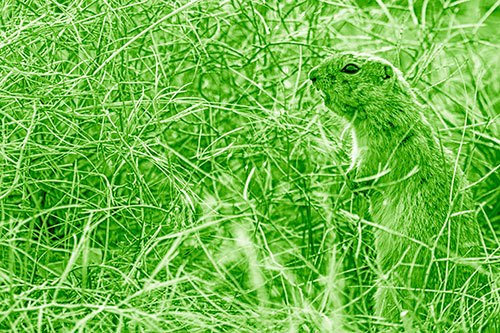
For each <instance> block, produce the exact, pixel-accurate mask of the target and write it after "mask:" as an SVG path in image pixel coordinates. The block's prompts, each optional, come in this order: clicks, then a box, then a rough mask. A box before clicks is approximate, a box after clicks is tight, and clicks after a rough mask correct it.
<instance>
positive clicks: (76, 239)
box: [0, 0, 500, 332]
mask: <svg viewBox="0 0 500 333" xmlns="http://www.w3.org/2000/svg"><path fill="white" fill-rule="evenodd" d="M498 5H499V3H498V2H494V1H470V2H460V1H459V2H449V1H447V2H446V1H443V2H437V1H409V2H406V1H391V2H388V1H384V2H383V1H371V2H363V1H340V2H331V1H306V2H293V1H288V2H282V1H246V0H240V1H237V0H235V1H160V0H143V1H128V0H114V1H81V0H74V1H68V0H63V1H59V2H56V1H53V0H51V1H40V0H28V1H23V2H20V1H13V0H6V1H2V2H1V4H0V27H1V28H0V120H1V122H0V131H1V137H2V141H1V143H0V177H1V178H0V179H1V181H0V328H1V329H3V330H12V331H44V332H50V331H63V330H74V331H78V330H82V331H113V332H114V331H120V330H123V331H129V330H130V331H135V330H137V331H162V330H164V331H167V330H172V331H174V330H177V331H210V330H215V331H227V330H230V331H257V330H260V331H272V332H274V331H285V332H288V331H332V330H336V331H339V330H341V327H343V328H344V329H345V330H347V331H356V330H360V331H366V330H368V329H370V328H375V327H378V326H377V325H379V324H380V323H379V322H377V320H375V319H374V318H373V317H372V312H371V311H372V304H371V302H372V301H371V299H372V296H373V292H374V277H375V275H376V272H377V268H376V266H375V265H374V260H373V258H374V253H373V249H372V248H371V246H372V239H371V237H372V236H371V232H372V227H373V225H372V224H371V223H370V222H369V221H366V220H361V219H359V218H358V216H359V215H363V214H361V211H364V210H366V207H364V205H365V203H364V201H363V200H361V199H360V198H357V197H356V196H354V195H351V194H350V193H349V192H348V191H347V190H346V189H345V176H344V171H345V169H346V168H347V165H348V163H349V161H348V158H347V155H346V151H347V150H348V143H347V141H348V140H347V139H346V137H345V135H342V129H343V127H344V125H343V124H342V122H341V121H340V120H339V119H338V118H336V117H335V116H334V115H332V114H331V112H329V111H328V110H327V109H326V108H325V107H324V106H323V105H322V102H321V99H320V98H319V96H317V95H316V93H315V92H314V91H313V90H312V89H310V84H309V82H308V80H307V73H308V71H309V70H310V69H311V68H312V67H314V66H316V65H317V64H319V63H320V62H321V60H322V59H323V58H324V57H325V56H326V55H327V54H328V52H329V51H331V50H333V49H335V50H354V51H364V52H373V53H377V54H378V55H380V56H383V57H386V58H387V59H388V60H390V61H391V62H393V63H395V64H397V65H398V66H399V67H400V69H401V70H402V71H403V73H404V74H405V76H406V78H407V79H408V80H409V81H410V83H411V84H412V85H413V86H414V87H417V88H419V92H418V93H417V94H418V95H419V98H420V99H421V100H422V102H423V103H425V104H426V105H427V106H428V112H429V114H428V116H429V118H430V119H431V120H433V123H434V124H435V125H436V127H437V128H438V129H439V133H440V136H441V137H440V139H441V140H442V142H443V143H444V145H446V146H447V147H449V148H450V149H452V150H453V151H454V152H456V153H459V156H460V165H461V167H462V168H463V169H464V170H465V173H466V174H467V177H468V179H469V181H470V183H471V190H472V191H473V193H474V200H475V211H476V212H477V215H478V218H479V220H480V221H481V227H482V229H483V230H482V231H483V234H484V242H485V246H486V247H487V248H488V249H489V251H488V252H489V253H491V260H495V259H496V260H497V259H498V249H499V247H500V242H499V241H498V237H499V236H500V235H499V233H500V232H499V228H498V226H497V225H498V223H499V221H500V191H499V190H498V184H499V183H500V173H499V172H498V165H499V161H500V150H499V148H498V147H499V146H500V145H499V143H500V133H499V130H500V128H499V120H498V119H499V118H498V114H499V110H500V99H499V98H498V96H499V95H500V84H499V82H500V76H499V75H500V74H499V72H498V71H497V70H496V67H497V66H498V65H497V64H498V63H499V61H500V56H499V53H498V48H499V46H500V42H499V37H498V34H497V30H498V29H497V27H498V23H499V22H500V12H499V9H497V8H496V7H498Z"/></svg>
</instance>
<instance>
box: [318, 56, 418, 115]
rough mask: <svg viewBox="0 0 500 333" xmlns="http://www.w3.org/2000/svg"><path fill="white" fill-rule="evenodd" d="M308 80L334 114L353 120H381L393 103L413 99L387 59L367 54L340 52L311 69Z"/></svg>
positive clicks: (402, 79) (408, 88) (400, 75)
mask: <svg viewBox="0 0 500 333" xmlns="http://www.w3.org/2000/svg"><path fill="white" fill-rule="evenodd" d="M309 79H310V80H311V81H312V82H313V85H314V87H315V88H317V89H318V90H319V91H321V92H322V94H323V99H324V102H325V105H326V106H327V107H328V108H329V109H331V110H332V111H334V112H335V113H337V114H339V115H341V116H344V117H346V118H347V119H349V120H352V119H353V118H354V117H356V118H358V119H365V118H367V117H379V116H381V117H382V118H384V115H381V114H380V112H390V110H389V109H393V107H391V106H393V105H394V104H396V103H398V102H405V101H406V102H409V101H410V100H414V95H413V93H412V92H411V89H410V87H409V85H408V83H406V81H405V80H404V78H403V75H402V74H401V72H400V71H399V70H398V69H397V68H395V67H394V66H393V65H392V64H391V63H389V62H388V61H387V60H385V59H382V58H378V57H375V56H373V55H369V54H361V53H354V52H342V53H337V54H335V55H333V56H332V57H330V58H328V59H326V60H325V61H324V62H323V63H322V64H321V65H319V66H318V67H316V68H314V69H313V70H311V72H310V73H309Z"/></svg>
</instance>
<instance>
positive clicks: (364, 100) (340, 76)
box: [309, 52, 491, 329]
mask: <svg viewBox="0 0 500 333" xmlns="http://www.w3.org/2000/svg"><path fill="white" fill-rule="evenodd" d="M309 78H310V80H311V81H312V82H313V85H314V86H315V88H317V89H318V90H319V91H320V92H321V93H322V95H323V99H324V104H325V106H327V107H328V108H329V109H331V110H332V111H333V112H335V113H336V114H338V115H340V116H342V117H344V118H345V119H346V120H348V121H349V122H350V124H351V127H352V129H353V136H354V142H355V151H354V152H353V161H352V164H351V170H349V171H348V174H349V176H350V177H352V178H355V179H364V180H366V181H365V183H368V184H369V188H370V190H369V191H368V196H369V198H370V211H371V216H372V219H373V220H374V222H375V223H377V224H378V225H379V226H380V228H378V229H377V230H376V231H375V249H376V254H377V264H378V268H379V269H380V271H381V274H380V278H379V282H378V289H377V292H376V294H375V311H376V315H377V316H379V317H381V318H384V319H385V320H388V321H390V322H393V323H401V320H402V316H405V315H409V318H411V321H412V322H413V324H412V325H413V326H416V327H420V328H424V327H425V328H426V329H431V328H433V329H436V328H438V327H447V328H449V327H461V328H464V327H468V328H474V329H475V328H478V327H481V325H482V319H481V318H480V317H481V315H482V314H483V311H482V309H481V306H482V305H483V304H484V302H483V301H484V299H483V298H482V296H483V295H485V294H487V293H488V292H489V291H490V290H491V289H490V286H489V282H488V278H487V276H486V275H485V274H484V270H483V269H482V267H481V265H480V261H481V258H484V254H483V253H482V249H481V246H480V244H481V242H480V231H479V226H478V224H477V221H476V220H475V219H474V214H473V212H472V210H471V209H472V201H471V198H470V194H469V193H468V192H467V191H466V189H465V188H466V180H465V177H464V175H463V174H462V172H461V170H460V169H459V168H458V166H457V165H456V163H455V158H454V157H453V154H452V153H451V152H450V151H449V150H447V149H446V148H444V147H442V145H441V144H440V143H439V140H438V139H437V136H436V134H435V132H434V130H433V128H432V127H431V126H430V125H429V123H428V122H427V121H426V119H425V117H424V115H423V107H422V105H420V104H419V103H418V102H417V99H416V97H415V95H414V93H413V92H412V90H411V88H410V86H409V84H408V83H407V82H406V81H405V79H404V77H403V75H402V73H401V72H400V71H399V70H398V69H397V68H395V67H394V66H393V65H392V64H391V63H389V62H388V61H386V60H384V59H381V58H378V57H375V56H372V55H369V54H360V53H354V52H342V53H336V54H335V55H333V56H332V57H330V58H328V59H327V60H325V61H324V62H323V63H322V64H321V65H319V66H318V67H316V68H315V69H313V70H312V71H311V72H310V74H309ZM365 188H366V187H365ZM478 318H479V319H478Z"/></svg>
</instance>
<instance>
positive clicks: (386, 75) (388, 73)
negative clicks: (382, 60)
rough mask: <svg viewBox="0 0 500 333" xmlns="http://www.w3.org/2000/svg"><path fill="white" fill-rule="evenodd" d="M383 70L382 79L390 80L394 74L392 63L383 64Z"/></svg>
mask: <svg viewBox="0 0 500 333" xmlns="http://www.w3.org/2000/svg"><path fill="white" fill-rule="evenodd" d="M382 66H383V67H384V68H383V71H382V79H384V80H388V79H390V78H392V77H393V76H394V69H393V68H392V66H391V65H387V64H383V65H382Z"/></svg>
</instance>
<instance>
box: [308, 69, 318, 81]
mask: <svg viewBox="0 0 500 333" xmlns="http://www.w3.org/2000/svg"><path fill="white" fill-rule="evenodd" d="M309 80H311V81H312V82H313V83H314V82H316V80H318V70H317V67H315V68H313V69H311V71H310V72H309Z"/></svg>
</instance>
